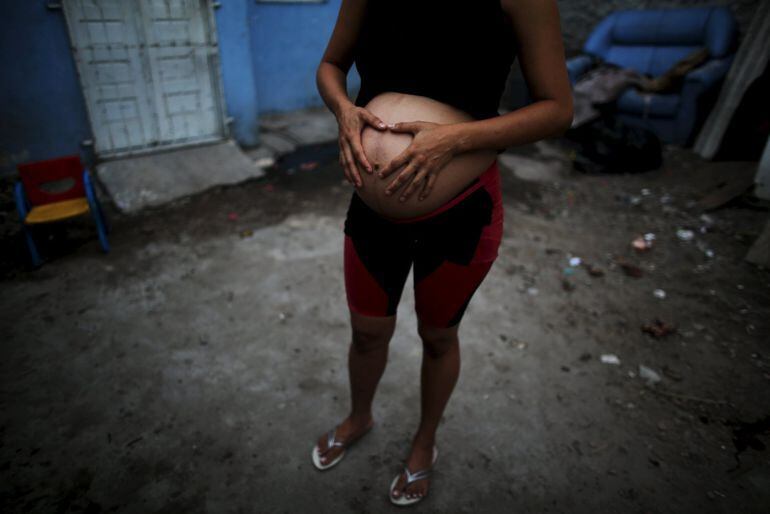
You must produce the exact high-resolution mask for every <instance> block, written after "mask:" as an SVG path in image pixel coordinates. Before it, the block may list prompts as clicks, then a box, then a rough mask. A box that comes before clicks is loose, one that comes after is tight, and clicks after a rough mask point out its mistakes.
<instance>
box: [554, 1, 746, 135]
mask: <svg viewBox="0 0 770 514" xmlns="http://www.w3.org/2000/svg"><path fill="white" fill-rule="evenodd" d="M735 38H736V23H735V19H734V18H733V15H732V13H731V12H730V9H729V8H728V7H726V6H710V7H692V8H676V9H650V10H639V9H628V10H622V11H616V12H614V13H612V14H610V15H609V16H607V17H606V18H604V19H603V20H602V21H601V22H599V24H598V25H597V26H596V28H594V30H593V32H592V33H591V35H590V36H589V37H588V39H587V40H586V42H585V44H584V45H583V53H582V54H580V55H578V56H576V57H573V58H571V59H569V60H568V61H567V70H568V71H569V77H570V81H571V82H572V84H574V83H575V82H576V81H577V80H578V79H579V78H580V76H581V75H583V73H585V72H586V71H587V70H588V69H589V68H590V67H591V64H592V61H593V60H594V58H599V59H601V60H604V61H606V62H609V63H612V64H617V65H619V66H622V67H626V68H632V69H634V70H636V71H638V72H640V73H646V74H649V75H651V76H653V77H656V76H659V75H661V74H662V73H664V72H665V71H666V70H668V69H669V68H670V67H671V66H673V65H674V64H676V63H677V62H678V61H679V60H681V59H683V58H684V57H686V56H687V55H689V54H691V53H692V52H694V51H696V50H698V49H699V48H703V47H706V48H708V50H709V54H710V55H709V59H708V60H707V61H706V62H705V63H704V64H702V65H701V66H699V67H698V68H696V69H694V70H692V71H691V72H690V73H689V74H687V75H686V76H685V78H684V82H683V86H682V88H681V90H680V91H678V92H675V93H657V94H656V93H644V92H639V91H637V90H636V89H635V88H634V87H629V88H627V89H626V90H625V91H623V93H621V95H620V96H619V97H618V98H617V100H616V107H617V111H616V112H617V117H618V118H619V119H620V120H621V121H623V122H626V123H628V124H630V125H636V126H642V127H645V128H648V129H650V130H652V131H653V132H655V133H656V134H657V135H658V137H660V139H661V140H662V141H665V142H667V143H672V144H678V145H687V144H689V143H690V142H691V140H692V138H693V137H694V135H695V134H694V131H695V129H696V128H697V127H696V126H697V125H698V124H699V123H700V122H701V121H702V120H703V119H704V114H705V113H704V112H702V111H703V108H704V107H706V108H708V107H710V106H708V105H706V106H704V105H702V103H703V102H702V99H703V98H704V95H705V94H706V93H714V92H716V89H715V88H718V87H719V86H721V83H722V80H723V79H724V77H725V75H727V71H728V70H729V69H730V65H731V64H732V61H733V58H734V57H735V48H734V42H735Z"/></svg>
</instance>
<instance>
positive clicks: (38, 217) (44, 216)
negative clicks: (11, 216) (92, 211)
mask: <svg viewBox="0 0 770 514" xmlns="http://www.w3.org/2000/svg"><path fill="white" fill-rule="evenodd" d="M88 210H89V209H88V200H86V199H85V198H74V199H72V200H64V201H63V202H54V203H47V204H45V205H38V206H36V207H33V208H32V210H31V211H29V214H27V217H26V219H25V220H24V221H25V222H26V223H28V224H33V223H47V222H49V221H57V220H63V219H66V218H73V217H75V216H80V215H81V214H84V213H86V212H88Z"/></svg>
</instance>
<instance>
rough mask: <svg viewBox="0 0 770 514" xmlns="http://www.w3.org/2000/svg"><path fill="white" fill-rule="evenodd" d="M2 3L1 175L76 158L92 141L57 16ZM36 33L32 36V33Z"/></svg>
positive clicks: (37, 6) (36, 6)
mask: <svg viewBox="0 0 770 514" xmlns="http://www.w3.org/2000/svg"><path fill="white" fill-rule="evenodd" d="M45 5H46V2H40V1H34V2H33V1H25V2H3V16H2V20H0V66H2V68H1V69H2V72H1V73H0V173H3V174H7V173H12V172H14V170H15V169H16V164H17V163H19V162H24V161H29V160H38V159H48V158H52V157H56V156H60V155H66V154H73V153H78V152H80V149H81V146H80V143H81V142H82V141H83V140H85V139H90V138H91V128H90V124H89V122H88V117H87V115H86V107H85V101H84V99H83V94H82V93H81V91H80V84H79V83H78V80H77V72H76V70H75V62H74V60H73V59H72V54H71V53H70V45H69V38H68V36H67V28H66V24H65V21H64V15H63V14H62V12H61V11H49V10H48V9H46V7H45ZM33 28H34V30H33Z"/></svg>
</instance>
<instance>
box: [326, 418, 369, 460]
mask: <svg viewBox="0 0 770 514" xmlns="http://www.w3.org/2000/svg"><path fill="white" fill-rule="evenodd" d="M373 426H374V418H373V417H372V415H371V414H370V415H369V416H366V417H364V418H357V417H352V416H348V417H347V418H345V419H344V420H343V421H342V423H340V424H339V425H338V426H337V430H336V432H335V433H334V440H335V441H338V442H341V443H343V445H344V446H333V447H332V448H328V446H327V442H328V432H326V433H324V434H323V435H322V436H321V437H319V438H318V443H317V444H318V453H319V454H320V457H319V460H320V461H321V464H323V465H326V464H328V463H329V462H331V461H333V460H334V459H336V458H337V456H338V455H339V454H340V453H342V452H343V451H345V447H346V446H347V445H348V444H349V443H352V442H353V441H355V440H356V439H357V438H359V437H361V436H362V435H364V433H366V432H367V431H368V430H369V429H370V428H372V427H373ZM327 449H328V451H327Z"/></svg>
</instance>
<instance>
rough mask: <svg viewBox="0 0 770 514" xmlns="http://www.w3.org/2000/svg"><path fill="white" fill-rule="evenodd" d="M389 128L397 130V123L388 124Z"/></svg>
mask: <svg viewBox="0 0 770 514" xmlns="http://www.w3.org/2000/svg"><path fill="white" fill-rule="evenodd" d="M388 128H396V124H395V123H388Z"/></svg>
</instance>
